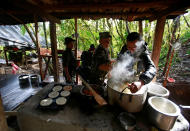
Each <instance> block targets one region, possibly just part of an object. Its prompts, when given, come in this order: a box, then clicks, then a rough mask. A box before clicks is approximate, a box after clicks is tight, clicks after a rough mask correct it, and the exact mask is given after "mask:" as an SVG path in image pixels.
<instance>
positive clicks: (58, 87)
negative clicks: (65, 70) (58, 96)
mask: <svg viewBox="0 0 190 131" xmlns="http://www.w3.org/2000/svg"><path fill="white" fill-rule="evenodd" d="M60 90H62V86H54V87H53V91H60Z"/></svg>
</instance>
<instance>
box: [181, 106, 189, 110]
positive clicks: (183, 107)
mask: <svg viewBox="0 0 190 131" xmlns="http://www.w3.org/2000/svg"><path fill="white" fill-rule="evenodd" d="M179 107H181V108H182V109H187V110H189V109H190V106H187V105H179Z"/></svg>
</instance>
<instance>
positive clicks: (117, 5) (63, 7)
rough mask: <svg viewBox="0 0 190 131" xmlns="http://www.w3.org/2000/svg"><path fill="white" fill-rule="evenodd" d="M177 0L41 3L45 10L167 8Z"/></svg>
mask: <svg viewBox="0 0 190 131" xmlns="http://www.w3.org/2000/svg"><path fill="white" fill-rule="evenodd" d="M175 3H176V1H175V0H174V1H151V2H118V3H103V4H101V3H88V4H65V3H64V4H57V5H54V6H52V5H47V4H44V5H41V8H43V9H44V10H45V9H46V10H57V11H59V10H66V9H67V10H68V9H71V10H72V9H113V8H114V9H116V8H117V9H118V8H119V9H121V8H150V7H151V8H166V7H168V6H170V5H173V4H175Z"/></svg>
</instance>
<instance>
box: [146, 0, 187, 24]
mask: <svg viewBox="0 0 190 131" xmlns="http://www.w3.org/2000/svg"><path fill="white" fill-rule="evenodd" d="M187 8H190V5H189V4H187V3H186V2H185V1H180V2H179V3H176V4H174V5H171V6H169V7H168V8H167V9H165V10H162V11H160V12H157V13H156V14H155V16H152V17H150V18H149V20H150V21H153V20H156V19H159V18H160V17H167V16H168V15H170V14H172V13H174V12H178V11H179V10H183V11H184V10H186V9H187Z"/></svg>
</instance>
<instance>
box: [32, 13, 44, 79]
mask: <svg viewBox="0 0 190 131" xmlns="http://www.w3.org/2000/svg"><path fill="white" fill-rule="evenodd" d="M34 21H35V36H36V50H37V53H38V63H39V68H40V76H41V79H42V80H44V78H43V76H44V75H43V72H42V57H41V56H40V45H39V41H38V22H37V18H36V16H35V17H34Z"/></svg>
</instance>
